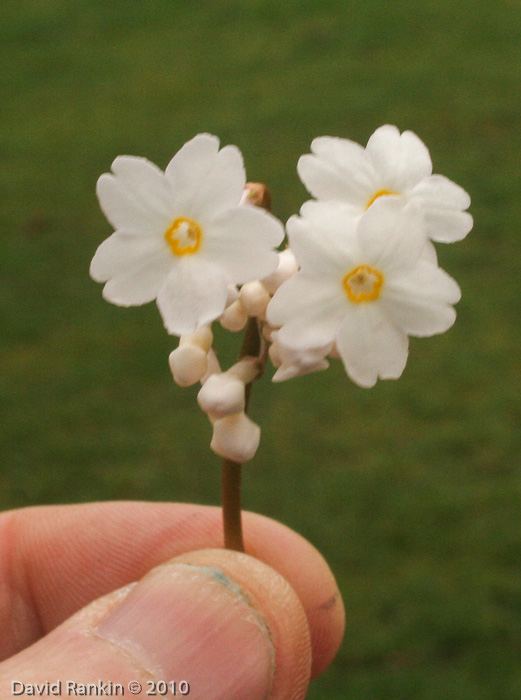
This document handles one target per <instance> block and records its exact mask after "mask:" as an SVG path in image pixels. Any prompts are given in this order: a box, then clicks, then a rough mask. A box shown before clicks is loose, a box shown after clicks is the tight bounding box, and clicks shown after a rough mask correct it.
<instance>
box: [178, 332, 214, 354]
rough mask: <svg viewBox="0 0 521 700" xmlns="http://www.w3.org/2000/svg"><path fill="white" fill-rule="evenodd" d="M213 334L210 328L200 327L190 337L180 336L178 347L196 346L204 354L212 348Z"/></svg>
mask: <svg viewBox="0 0 521 700" xmlns="http://www.w3.org/2000/svg"><path fill="white" fill-rule="evenodd" d="M212 342H213V333H212V329H211V327H210V326H202V327H201V328H199V329H198V330H196V331H195V333H190V335H182V336H181V337H180V338H179V345H197V346H198V347H200V348H202V349H203V350H204V351H205V352H208V350H209V349H210V348H211V347H212Z"/></svg>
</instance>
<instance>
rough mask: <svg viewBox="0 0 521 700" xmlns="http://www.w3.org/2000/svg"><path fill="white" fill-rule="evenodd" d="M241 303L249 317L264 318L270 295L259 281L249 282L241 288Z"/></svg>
mask: <svg viewBox="0 0 521 700" xmlns="http://www.w3.org/2000/svg"><path fill="white" fill-rule="evenodd" d="M239 294H240V296H239V301H240V303H241V304H242V307H243V309H244V310H245V311H246V313H247V314H248V316H264V314H265V313H266V307H267V306H268V302H269V300H270V295H269V293H268V290H267V289H266V287H265V286H264V285H263V284H262V282H260V281H259V280H255V281H253V282H247V283H246V284H243V285H242V287H241V291H240V293H239Z"/></svg>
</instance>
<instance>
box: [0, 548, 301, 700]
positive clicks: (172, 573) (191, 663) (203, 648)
mask: <svg viewBox="0 0 521 700" xmlns="http://www.w3.org/2000/svg"><path fill="white" fill-rule="evenodd" d="M310 665H311V644H310V638H309V629H308V625H307V618H306V614H305V612H304V610H303V607H302V604H301V603H300V600H299V598H298V596H297V595H296V593H295V592H294V591H293V589H292V588H291V586H290V585H289V584H288V583H287V581H286V580H285V579H284V578H283V577H282V576H281V575H280V574H279V573H278V572H276V571H275V570H273V569H272V568H271V567H269V566H267V565H266V564H264V563H262V562H260V561H259V560H257V559H255V558H254V557H251V556H249V555H246V554H242V553H238V552H232V551H229V550H223V549H219V550H204V551H197V552H191V553H189V554H185V555H182V556H180V557H177V558H175V559H173V560H171V561H170V562H168V563H167V564H162V565H160V566H158V567H156V568H155V569H153V570H152V571H150V572H149V573H148V574H147V575H146V576H145V577H144V578H143V579H142V580H141V581H140V582H138V583H137V584H135V585H130V586H128V587H126V588H124V589H121V590H120V591H117V592H115V593H112V594H110V595H108V596H105V597H104V598H102V599H99V600H97V601H95V602H94V603H92V604H90V605H89V606H87V607H86V608H84V609H83V610H81V611H80V612H79V613H77V614H76V615H74V616H73V617H72V618H70V619H68V620H66V621H65V622H64V623H63V624H62V625H60V626H59V627H57V628H56V629H55V630H53V631H52V632H51V633H50V634H49V635H48V636H47V637H46V638H45V639H41V640H40V641H39V642H36V643H35V644H34V645H32V646H31V647H29V648H27V649H26V650H24V651H22V652H20V654H17V655H16V656H14V657H12V659H10V660H8V661H6V662H4V663H3V664H1V665H0V686H1V687H0V697H4V696H5V697H7V695H4V693H5V690H6V688H5V686H6V683H8V679H12V678H16V679H18V681H19V682H20V683H31V684H35V683H43V682H45V680H48V679H49V678H52V679H62V680H65V679H68V680H73V681H74V682H77V683H85V684H86V683H96V681H99V679H103V681H104V682H106V681H110V682H111V683H113V684H116V683H120V684H123V686H127V687H128V683H129V682H130V681H132V680H137V681H139V682H140V683H141V684H142V686H143V688H144V689H146V687H147V685H148V682H149V681H154V680H160V679H173V678H174V677H177V678H180V677H183V678H186V679H187V680H189V682H190V697H193V698H194V700H198V699H199V700H202V699H203V698H204V700H210V699H211V700H224V698H228V697H241V698H242V697H244V698H246V697H247V698H248V699H249V700H268V698H269V700H301V699H302V698H304V697H305V694H306V690H307V687H308V683H309V678H310ZM142 695H143V696H144V692H143V693H142Z"/></svg>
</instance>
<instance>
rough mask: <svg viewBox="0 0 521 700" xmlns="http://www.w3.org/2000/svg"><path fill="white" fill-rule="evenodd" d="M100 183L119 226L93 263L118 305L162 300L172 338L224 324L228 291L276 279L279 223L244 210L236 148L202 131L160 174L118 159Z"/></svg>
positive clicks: (153, 168)
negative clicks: (218, 322)
mask: <svg viewBox="0 0 521 700" xmlns="http://www.w3.org/2000/svg"><path fill="white" fill-rule="evenodd" d="M112 170H113V174H104V175H102V176H101V177H100V178H99V180H98V186H97V193H98V197H99V200H100V204H101V207H102V209H103V211H104V213H105V215H106V217H107V219H108V220H109V221H110V223H111V224H112V225H113V226H114V228H115V229H116V231H115V233H113V234H112V236H110V238H108V239H107V240H106V241H104V242H103V243H102V244H101V245H100V247H99V248H98V250H97V251H96V254H95V256H94V259H93V260H92V264H91V269H90V272H91V276H92V277H93V278H94V279H95V280H96V281H98V282H106V284H105V287H104V289H103V295H104V297H105V299H107V300H108V301H111V302H112V303H114V304H118V305H119V306H133V305H140V304H145V303H147V302H149V301H153V300H154V299H157V304H158V306H159V310H160V312H161V315H162V317H163V321H164V323H165V326H166V328H167V329H168V331H169V333H172V334H174V335H184V334H188V333H193V332H194V331H195V330H196V329H197V328H199V327H201V326H203V325H205V324H207V323H210V322H211V321H213V320H214V319H216V318H218V317H219V316H220V315H221V314H222V313H223V311H224V309H225V306H226V303H227V295H228V285H229V284H242V283H244V282H248V281H250V280H254V279H259V278H262V277H265V276H266V275H269V274H271V273H272V272H273V271H274V270H275V269H276V266H277V261H278V259H277V254H276V252H274V251H273V248H274V247H276V246H277V245H278V244H279V243H280V242H281V241H282V238H283V235H284V233H283V228H282V225H281V224H280V222H279V221H277V219H275V218H274V217H273V216H271V215H270V214H268V213H267V212H265V211H264V210H262V209H259V208H256V207H253V206H249V205H242V206H239V203H240V202H241V197H242V194H243V189H244V186H245V183H246V176H245V172H244V166H243V162H242V156H241V153H240V151H239V150H238V149H237V148H236V147H235V146H225V147H224V148H222V149H221V150H219V140H218V139H217V138H216V137H215V136H211V135H209V134H199V135H198V136H196V137H195V138H193V139H192V140H191V141H188V143H186V144H185V145H184V146H183V147H182V148H181V150H180V151H179V152H178V153H177V154H176V155H175V156H174V158H173V159H172V160H171V161H170V163H169V165H168V166H167V168H166V171H165V172H164V173H163V172H162V171H161V170H160V169H159V168H157V167H156V166H155V165H153V164H152V163H150V162H149V161H148V160H146V159H144V158H136V157H132V156H120V157H118V158H116V160H115V161H114V163H113V164H112Z"/></svg>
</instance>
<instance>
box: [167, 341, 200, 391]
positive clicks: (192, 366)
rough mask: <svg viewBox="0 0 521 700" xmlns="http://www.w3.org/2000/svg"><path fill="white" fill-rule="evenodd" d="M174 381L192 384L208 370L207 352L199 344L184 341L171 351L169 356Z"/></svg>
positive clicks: (182, 384) (180, 383) (180, 384)
mask: <svg viewBox="0 0 521 700" xmlns="http://www.w3.org/2000/svg"><path fill="white" fill-rule="evenodd" d="M168 362H169V364H170V370H171V371H172V375H173V377H174V381H175V383H176V384H179V386H191V385H192V384H195V383H196V382H198V381H200V379H201V378H202V377H204V375H205V374H206V372H207V369H208V359H207V353H206V352H205V351H204V350H203V349H202V348H201V347H199V346H198V345H193V344H192V343H184V344H183V345H179V347H178V348H176V349H175V350H173V351H172V352H171V353H170V357H169V358H168Z"/></svg>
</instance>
